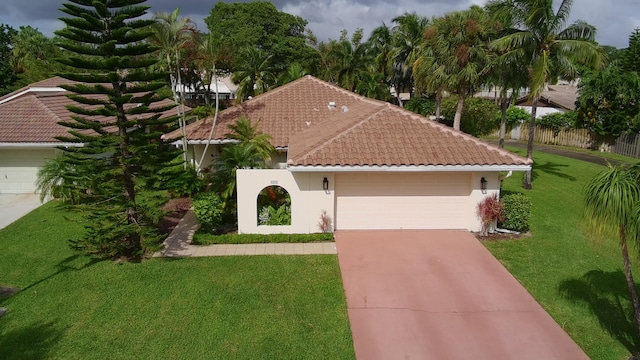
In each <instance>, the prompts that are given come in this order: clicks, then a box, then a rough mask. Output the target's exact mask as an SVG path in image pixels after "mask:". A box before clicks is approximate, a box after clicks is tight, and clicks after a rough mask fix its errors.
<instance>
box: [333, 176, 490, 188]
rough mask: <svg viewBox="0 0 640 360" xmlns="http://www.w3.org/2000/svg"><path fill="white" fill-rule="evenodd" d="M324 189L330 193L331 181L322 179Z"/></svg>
mask: <svg viewBox="0 0 640 360" xmlns="http://www.w3.org/2000/svg"><path fill="white" fill-rule="evenodd" d="M483 179H484V178H483ZM322 189H323V190H324V191H328V190H329V179H327V178H324V179H322Z"/></svg>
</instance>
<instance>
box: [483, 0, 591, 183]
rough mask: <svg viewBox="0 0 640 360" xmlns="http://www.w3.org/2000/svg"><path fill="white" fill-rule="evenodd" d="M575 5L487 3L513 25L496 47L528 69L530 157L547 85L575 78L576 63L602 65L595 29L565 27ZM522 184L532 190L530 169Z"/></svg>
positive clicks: (513, 0)
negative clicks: (530, 102) (541, 101)
mask: <svg viewBox="0 0 640 360" xmlns="http://www.w3.org/2000/svg"><path fill="white" fill-rule="evenodd" d="M572 5H573V0H563V1H562V2H561V3H560V7H559V8H558V11H557V12H554V11H553V0H494V1H491V2H490V3H489V4H488V5H487V6H490V7H491V8H492V11H494V12H497V13H499V14H508V17H509V18H510V19H511V23H512V25H513V28H512V29H511V31H510V32H509V34H507V35H505V36H503V37H501V38H500V39H498V40H495V41H494V42H493V44H492V45H493V47H495V48H496V49H497V50H499V51H504V52H505V57H507V58H514V59H516V60H517V61H522V62H523V63H524V64H525V65H526V66H527V68H528V74H529V81H528V86H529V98H530V99H531V101H532V106H531V121H530V123H529V141H528V145H527V157H528V158H529V159H533V139H534V135H535V126H536V109H537V104H538V100H539V99H540V94H541V93H542V91H543V90H544V88H545V86H546V84H548V83H549V82H550V81H553V80H555V79H557V78H558V77H562V78H565V79H575V78H576V77H577V75H578V69H577V67H576V65H577V64H583V65H587V66H592V67H599V66H600V64H601V60H602V56H601V50H600V48H599V47H598V45H597V44H596V43H595V41H594V38H595V32H596V29H595V28H594V27H593V26H592V25H589V24H587V23H586V22H584V21H576V22H575V23H573V24H572V25H570V26H568V27H566V28H565V27H564V26H565V24H566V22H567V20H568V18H569V13H570V12H571V6H572ZM523 187H524V188H525V189H531V171H528V172H527V173H526V174H525V177H524V182H523Z"/></svg>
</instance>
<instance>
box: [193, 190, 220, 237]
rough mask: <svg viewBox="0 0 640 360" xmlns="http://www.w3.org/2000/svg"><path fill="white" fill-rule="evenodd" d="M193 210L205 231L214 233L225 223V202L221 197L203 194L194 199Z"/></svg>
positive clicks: (209, 193) (214, 194)
mask: <svg viewBox="0 0 640 360" xmlns="http://www.w3.org/2000/svg"><path fill="white" fill-rule="evenodd" d="M192 203H193V209H194V213H195V215H196V218H197V219H198V222H199V223H200V227H201V228H202V230H203V231H206V232H213V231H215V230H216V229H217V228H218V227H220V225H222V223H223V219H224V202H223V201H222V199H221V198H220V195H218V194H216V193H212V192H207V193H201V194H198V195H196V196H195V197H194V198H193V202H192Z"/></svg>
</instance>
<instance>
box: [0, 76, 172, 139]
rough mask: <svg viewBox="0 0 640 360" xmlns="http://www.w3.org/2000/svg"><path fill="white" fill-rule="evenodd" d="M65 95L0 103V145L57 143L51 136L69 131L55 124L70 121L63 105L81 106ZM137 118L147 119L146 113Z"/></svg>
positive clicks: (34, 96) (33, 95)
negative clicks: (145, 117)
mask: <svg viewBox="0 0 640 360" xmlns="http://www.w3.org/2000/svg"><path fill="white" fill-rule="evenodd" d="M48 81H49V82H48V83H56V82H57V80H52V79H49V80H48ZM40 83H43V82H40ZM40 83H38V84H40ZM45 84H46V83H45ZM58 84H60V83H59V82H58ZM34 85H35V84H33V85H32V87H33V86H34ZM66 94H69V93H68V92H54V93H38V92H35V93H27V94H24V95H22V96H20V97H17V98H14V99H12V100H11V101H8V102H6V103H4V104H0V143H51V142H58V140H56V139H54V137H55V136H67V135H68V130H69V129H68V128H66V127H64V126H62V125H59V124H58V122H59V121H69V122H70V121H73V119H72V118H71V115H72V113H71V112H70V111H69V110H67V106H69V105H75V106H84V105H80V104H78V103H76V102H75V101H73V100H71V99H69V98H67V97H66V96H65V95H66ZM172 103H173V101H171V100H168V99H167V100H163V101H162V102H159V103H155V104H154V105H153V106H154V107H161V106H165V105H169V104H172ZM130 106H135V105H133V104H132V105H130ZM171 115H175V110H169V111H166V112H164V113H163V116H171ZM141 116H143V117H144V116H148V114H142V115H141ZM93 119H95V120H96V121H102V120H105V119H106V118H105V117H94V118H93Z"/></svg>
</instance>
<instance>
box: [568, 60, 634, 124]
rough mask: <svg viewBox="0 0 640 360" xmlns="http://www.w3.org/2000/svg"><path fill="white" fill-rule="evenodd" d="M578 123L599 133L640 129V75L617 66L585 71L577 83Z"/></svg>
mask: <svg viewBox="0 0 640 360" xmlns="http://www.w3.org/2000/svg"><path fill="white" fill-rule="evenodd" d="M578 86H579V89H578V101H577V103H576V111H577V112H578V119H577V121H578V123H579V124H580V126H583V127H586V128H588V129H591V130H593V131H594V132H596V133H597V134H599V135H605V136H606V135H611V136H618V135H620V134H621V133H624V132H638V131H640V102H639V101H638V99H640V76H639V75H638V73H636V72H629V71H625V70H624V69H622V68H620V67H617V66H608V67H606V68H605V69H604V70H602V71H594V72H588V73H586V74H584V76H583V77H582V79H581V80H580V84H579V85H578Z"/></svg>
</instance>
